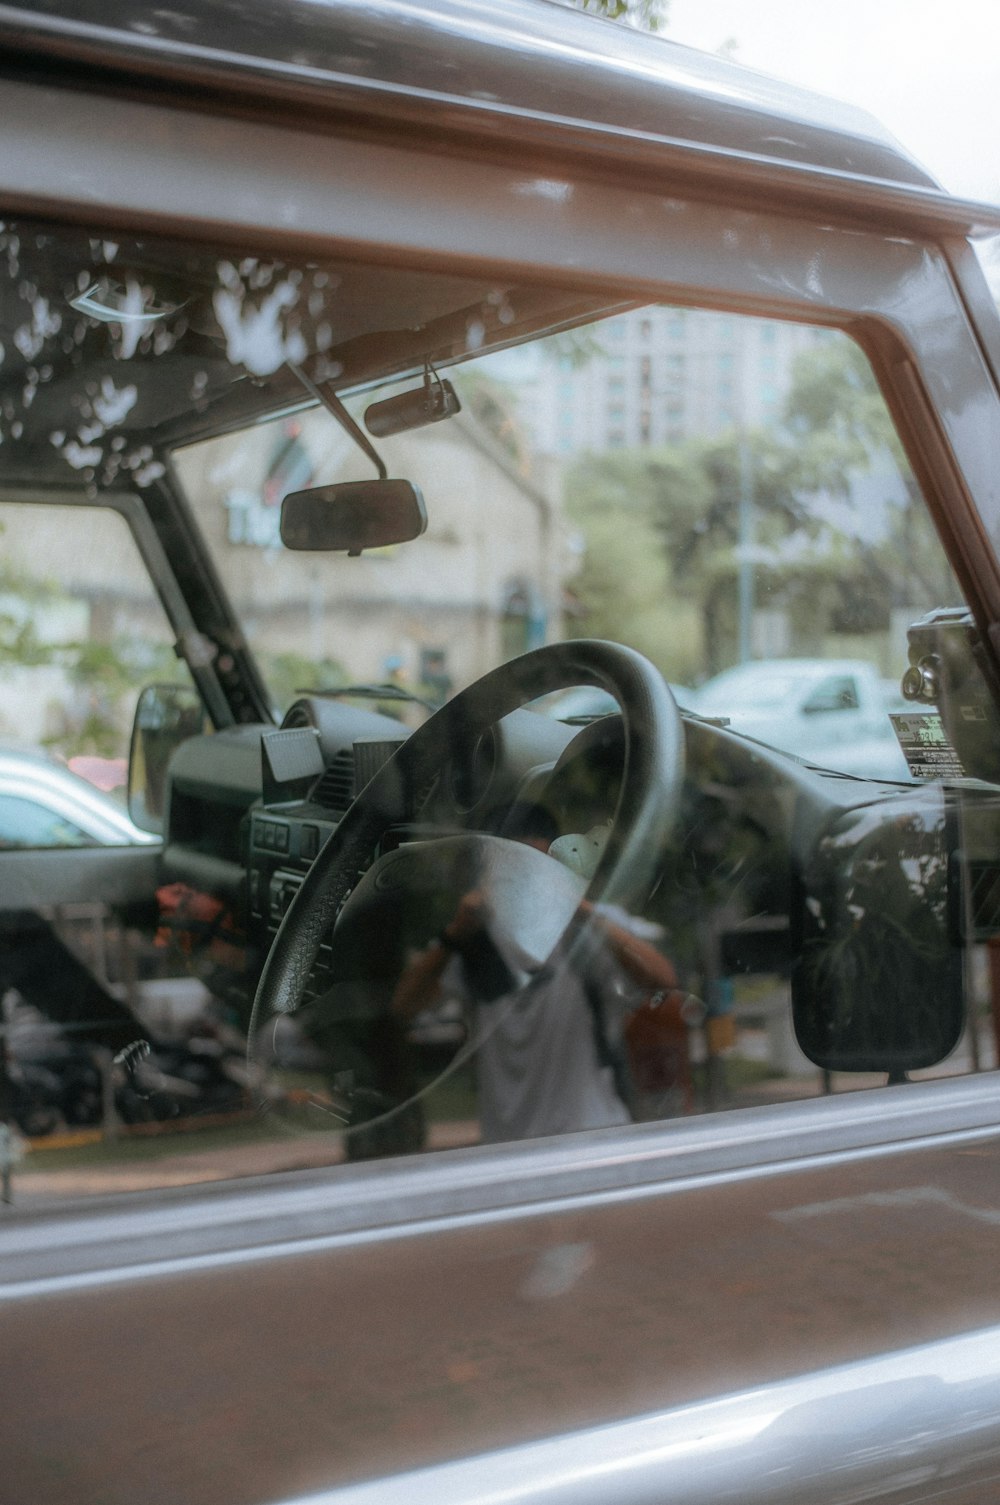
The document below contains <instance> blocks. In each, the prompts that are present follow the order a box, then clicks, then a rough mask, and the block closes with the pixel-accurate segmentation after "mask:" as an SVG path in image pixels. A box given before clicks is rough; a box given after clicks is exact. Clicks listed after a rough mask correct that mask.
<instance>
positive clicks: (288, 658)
mask: <svg viewBox="0 0 1000 1505" xmlns="http://www.w3.org/2000/svg"><path fill="white" fill-rule="evenodd" d="M260 664H261V671H262V673H263V675H264V683H265V684H266V685H267V687H268V690H269V691H270V692H271V694H272V695H273V697H274V699H275V702H276V703H277V705H278V706H279V708H280V709H281V710H282V711H286V710H287V709H288V707H289V706H290V705H291V703H292V701H293V700H295V699H296V697H297V696H298V695H300V694H301V693H302V691H303V690H337V689H339V688H340V686H341V685H347V684H350V683H351V679H350V676H349V675H348V673H347V670H346V669H345V668H344V665H343V664H342V663H340V662H339V660H337V659H332V658H324V659H320V660H319V662H318V663H316V662H314V661H313V660H312V659H311V658H307V657H306V655H305V654H304V653H266V652H265V653H262V654H261V655H260Z"/></svg>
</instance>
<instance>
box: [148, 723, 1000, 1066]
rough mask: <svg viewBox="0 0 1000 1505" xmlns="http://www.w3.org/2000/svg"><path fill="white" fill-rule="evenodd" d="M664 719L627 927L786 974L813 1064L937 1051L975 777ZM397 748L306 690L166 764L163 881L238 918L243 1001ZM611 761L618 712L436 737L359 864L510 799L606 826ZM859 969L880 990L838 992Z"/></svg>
mask: <svg viewBox="0 0 1000 1505" xmlns="http://www.w3.org/2000/svg"><path fill="white" fill-rule="evenodd" d="M683 724H684V733H685V747H686V774H685V780H684V786H683V794H682V798H681V801H680V807H679V809H678V811H677V818H676V823H675V826H674V832H673V836H672V838H671V840H670V841H669V843H668V845H667V849H666V850H664V852H663V854H662V863H661V869H660V875H659V880H658V882H657V883H656V885H655V888H654V891H653V893H652V895H651V897H650V899H649V902H648V905H647V907H646V917H647V918H649V919H652V920H654V921H655V922H656V923H658V924H659V925H660V926H661V927H662V931H663V934H664V935H665V936H666V937H667V938H668V944H669V948H670V952H671V956H672V958H673V960H674V962H675V965H676V966H677V968H678V971H679V972H680V974H681V976H682V978H683V979H685V980H686V982H687V985H688V986H692V985H697V986H698V987H700V988H702V989H705V988H708V989H709V990H711V988H712V986H713V985H714V984H715V983H717V982H718V980H719V979H724V978H726V977H733V976H738V975H745V974H758V973H759V974H769V975H775V974H777V975H780V976H783V977H785V978H787V979H789V980H790V981H791V986H792V996H793V1008H794V1010H795V1017H796V1028H797V1030H798V1032H799V1035H800V1039H801V1040H803V1041H804V1042H805V1043H806V1045H807V1048H808V1049H809V1053H810V1054H811V1055H812V1056H813V1058H814V1059H816V1060H817V1061H818V1062H819V1064H827V1065H829V1066H830V1067H831V1068H833V1069H840V1070H883V1069H884V1070H886V1071H888V1072H889V1073H890V1074H891V1073H892V1072H893V1071H905V1070H908V1069H914V1068H915V1067H917V1066H922V1065H926V1064H928V1063H929V1062H931V1061H933V1060H937V1059H940V1058H941V1057H942V1056H943V1055H945V1054H947V1053H948V1051H949V1050H950V1049H951V1048H952V1047H953V1045H954V1043H955V1040H956V1039H957V1035H958V1032H959V1031H960V1028H961V1024H962V1020H963V1008H964V1003H963V992H962V980H961V943H962V942H963V940H965V939H968V938H970V937H971V938H972V939H980V938H986V936H987V935H989V934H992V933H994V931H995V929H998V928H1000V863H998V862H997V860H996V856H995V854H996V853H997V852H1000V799H998V797H997V796H996V794H995V793H994V792H993V791H989V790H986V789H985V788H984V787H983V786H980V787H978V788H973V787H966V788H965V789H963V790H961V791H956V790H954V789H949V788H947V787H946V786H943V785H941V784H930V785H923V786H919V785H917V786H914V785H894V784H885V783H874V782H871V781H865V780H860V779H856V778H851V777H848V776H845V775H838V774H832V773H829V772H825V771H823V770H820V769H817V768H814V767H812V766H810V765H808V764H805V763H803V762H801V761H799V760H796V759H794V758H791V757H789V756H787V755H784V754H782V753H779V752H776V751H775V750H773V749H771V748H768V747H765V746H763V745H762V744H760V743H756V742H753V741H751V740H750V739H748V738H745V737H742V736H739V735H737V734H735V733H733V732H731V731H729V730H727V729H726V728H725V727H724V726H722V725H719V724H717V723H712V722H708V721H704V720H700V719H699V718H697V717H693V716H689V715H684V717H683ZM407 736H408V729H407V728H406V727H405V726H403V725H402V724H401V723H400V722H398V721H395V720H393V719H392V718H391V717H388V716H385V715H382V714H380V713H378V712H374V711H371V710H368V709H359V708H357V707H355V706H351V705H346V704H344V703H342V702H340V701H338V700H336V699H332V698H325V697H319V696H308V697H303V698H301V699H299V700H298V701H296V702H295V704H294V705H293V706H292V707H291V708H290V710H289V712H288V713H287V715H286V716H285V718H284V721H283V723H282V725H281V727H280V728H277V729H275V728H273V727H266V726H258V727H244V728H239V729H236V730H234V731H231V732H223V733H219V734H216V735H214V736H208V737H197V738H192V739H191V740H190V741H189V742H187V743H185V744H184V745H183V746H182V748H181V749H180V750H179V752H178V753H177V755H176V756H175V758H174V760H173V763H172V765H171V769H170V776H169V779H170V783H169V793H168V813H167V838H166V843H165V849H164V863H165V868H166V872H167V875H168V877H169V878H171V879H172V880H174V881H180V882H184V883H187V884H189V885H190V886H192V887H194V888H199V889H209V890H210V891H212V892H214V893H215V894H216V895H218V896H220V897H224V898H225V899H226V900H227V902H228V903H229V904H230V906H231V908H232V910H233V912H234V913H235V914H236V915H237V916H238V917H239V920H240V923H241V924H242V926H243V927H244V930H245V935H246V945H247V965H246V968H245V977H244V987H245V991H246V994H247V1002H246V1004H245V1006H246V1007H247V1008H248V1007H249V999H251V998H252V993H253V988H254V986H255V983H256V978H257V976H258V975H259V971H260V967H261V966H262V964H263V960H264V958H265V956H266V954H267V951H268V949H269V947H270V945H271V943H272V941H273V939H274V936H275V935H276V933H277V930H278V928H279V926H280V924H281V921H282V919H283V917H284V915H285V914H286V912H287V910H288V907H289V905H290V904H291V902H292V900H293V898H294V896H295V894H296V892H297V891H298V889H299V887H300V885H301V883H302V881H303V879H304V877H305V875H306V873H307V872H308V870H309V868H310V866H311V864H312V862H313V861H314V860H315V858H316V856H317V855H318V853H319V852H320V851H321V850H322V848H323V847H324V845H325V844H326V842H327V841H328V840H329V839H330V837H331V835H332V834H333V832H334V831H335V830H336V828H337V826H338V824H339V822H340V820H341V819H342V817H343V815H344V813H345V811H346V810H347V809H348V808H349V807H350V805H351V804H352V803H353V801H354V800H355V799H356V798H357V797H358V795H359V794H360V793H361V792H362V790H363V789H364V787H365V785H366V784H367V783H368V781H369V779H370V778H371V777H372V776H373V775H374V773H376V772H377V771H378V770H379V769H380V768H381V767H382V766H383V765H384V764H385V763H386V762H387V761H388V760H389V759H391V758H392V756H393V754H394V753H395V752H396V751H397V750H398V748H399V747H400V746H401V745H402V743H403V742H404V741H405V740H406V737H407ZM626 767H627V750H626V736H625V729H624V724H623V721H622V718H621V717H620V716H616V715H611V716H605V717H601V718H600V719H595V720H594V721H592V722H590V723H589V724H587V725H585V726H583V727H579V726H571V725H566V724H564V723H562V722H559V721H555V720H552V719H551V718H549V717H547V716H545V715H543V714H540V713H538V712H536V711H532V710H518V711H514V712H512V713H511V714H509V715H508V716H505V717H504V718H503V719H502V720H500V721H498V722H497V723H495V724H494V725H493V726H492V727H490V728H489V729H488V730H487V731H486V732H485V733H483V734H482V735H479V736H477V737H475V738H470V739H469V740H468V742H467V743H465V744H463V745H461V746H457V747H456V748H455V749H454V751H453V752H451V753H450V754H449V756H448V757H447V759H446V760H445V762H444V764H443V765H442V766H440V767H439V768H437V769H436V770H435V772H434V774H433V777H431V778H430V779H428V780H427V781H426V782H425V784H424V785H423V787H412V788H406V789H401V790H400V792H399V803H398V808H397V809H396V810H395V811H394V813H393V817H392V819H391V821H390V822H389V824H388V825H387V827H386V829H385V830H384V831H383V833H382V837H381V840H380V844H379V847H378V849H377V850H376V851H373V853H372V859H373V860H374V859H375V858H376V857H377V856H379V855H381V854H382V853H385V852H388V851H391V850H392V849H393V848H394V847H395V846H398V845H400V844H402V843H404V842H406V843H412V842H421V841H423V842H428V841H433V840H435V839H438V838H441V837H448V836H455V835H459V834H462V833H470V832H477V833H486V834H493V835H502V834H504V822H505V820H506V818H507V817H508V815H509V813H510V811H511V810H512V808H514V807H515V806H517V805H523V804H525V803H530V804H532V805H541V806H542V807H544V809H545V810H546V811H547V812H548V815H549V816H550V818H551V820H552V823H553V825H554V827H555V829H556V830H557V831H558V832H559V833H560V834H568V833H575V832H586V831H587V830H589V829H590V828H591V827H593V826H595V825H599V824H601V823H606V822H608V821H610V820H612V819H613V817H614V813H615V808H616V805H617V801H618V797H619V793H620V791H621V787H622V780H623V778H624V777H625V771H626ZM970 803H971V804H974V806H975V818H974V819H973V820H971V821H970V819H969V808H970ZM970 835H971V845H970ZM960 847H961V848H962V849H963V850H964V851H965V853H966V854H967V858H968V860H969V861H971V864H972V872H973V878H972V883H971V887H970V886H969V885H963V883H962V881H961V879H960V876H959V866H960V865H959V864H958V862H957V858H956V854H957V853H958V851H959V849H960ZM966 871H968V865H967V867H966ZM359 876H360V874H359ZM970 892H971V893H972V894H973V901H972V908H970V900H969V894H970ZM977 904H978V905H979V906H980V908H979V910H977V909H976V908H975V906H976V905H977ZM859 915H860V916H861V920H860V921H859ZM900 935H902V936H903V937H904V943H903V944H902V945H899V944H897V943H896V942H895V941H894V942H893V944H894V945H896V950H895V951H891V948H890V952H891V955H892V958H893V960H892V966H893V967H894V968H895V970H896V973H897V974H898V976H899V977H904V976H905V978H906V979H907V982H906V990H907V997H906V999H905V1000H903V999H900V1000H899V1006H898V1007H897V1008H896V1009H895V1021H894V1022H892V1023H891V1024H890V1027H888V1028H887V1029H885V1030H883V1029H882V1027H881V1025H880V1024H879V1017H880V1011H883V1012H884V997H885V991H886V986H887V981H886V978H885V976H884V969H882V971H881V972H880V971H879V968H878V966H877V965H875V962H876V960H877V957H878V956H879V955H882V954H890V953H887V952H886V947H887V946H889V939H890V938H891V937H894V936H895V937H897V938H898V937H899V936H900ZM859 937H860V939H859ZM905 937H909V938H910V939H909V940H908V941H906V940H905ZM845 958H846V960H845ZM331 959H332V952H331V949H330V941H329V938H327V939H326V941H325V942H324V944H323V946H322V947H321V949H320V955H319V957H318V959H317V962H316V964H315V966H314V968H313V974H312V976H311V978H310V982H309V987H308V989H307V995H306V996H307V997H308V996H309V995H310V994H315V993H318V992H321V991H322V990H323V989H324V988H325V987H326V986H327V984H328V981H329V976H330V972H329V969H330V964H331ZM848 962H849V964H848ZM859 966H861V967H862V968H863V967H866V966H867V967H874V971H873V974H872V975H873V977H880V978H881V981H880V982H877V983H875V982H873V983H872V985H871V986H870V987H869V986H868V985H867V984H865V982H864V979H863V977H862V980H861V982H860V983H859V972H858V968H859ZM838 968H839V970H838ZM852 969H853V970H852ZM897 991H898V990H897ZM845 1000H851V1001H850V1007H847V1008H846V1013H845ZM904 1003H905V1007H904ZM932 1015H933V1016H935V1017H934V1019H932V1018H931V1016H932ZM848 1016H849V1017H850V1020H852V1021H853V1022H852V1023H851V1025H850V1028H845V1027H844V1025H843V1020H844V1018H845V1017H848ZM862 1016H864V1018H862ZM915 1019H918V1020H919V1027H918V1026H917V1025H916V1024H914V1022H913V1021H914V1020H915ZM935 1019H936V1022H935ZM838 1020H839V1021H840V1023H839V1024H838V1023H837V1021H838ZM859 1020H860V1021H861V1022H862V1023H863V1025H864V1027H863V1028H862V1027H861V1023H859ZM838 1029H839V1030H840V1035H839V1036H838V1034H837V1031H838Z"/></svg>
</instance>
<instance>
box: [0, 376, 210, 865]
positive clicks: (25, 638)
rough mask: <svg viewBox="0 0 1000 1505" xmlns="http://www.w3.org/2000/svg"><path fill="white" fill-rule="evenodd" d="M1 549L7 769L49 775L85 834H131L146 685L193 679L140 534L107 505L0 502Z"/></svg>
mask: <svg viewBox="0 0 1000 1505" xmlns="http://www.w3.org/2000/svg"><path fill="white" fill-rule="evenodd" d="M99 401H100V400H99ZM109 401H110V399H109ZM112 405H113V404H112ZM92 426H93V421H92ZM83 427H84V429H85V430H86V429H87V425H86V423H84V425H83ZM84 469H85V470H86V467H84ZM81 502H83V503H85V502H86V495H85V494H84V495H82V496H81ZM0 550H2V558H3V563H2V565H0V771H2V772H3V773H4V775H5V776H6V777H7V778H13V777H17V776H19V777H20V779H21V782H22V785H24V784H26V783H27V782H28V781H31V780H35V781H37V780H39V779H44V780H46V781H47V782H48V783H49V785H50V786H51V791H52V793H53V795H54V797H55V798H56V799H59V800H63V801H65V800H69V801H70V802H72V801H74V800H75V801H76V807H77V809H78V810H79V811H80V812H81V813H80V815H78V817H77V818H78V820H80V821H81V822H82V824H83V825H84V827H85V829H91V830H93V831H95V833H96V832H100V833H101V835H100V838H99V839H100V840H102V841H112V840H113V836H112V832H111V830H110V829H108V828H109V827H114V826H116V825H117V826H118V827H119V834H118V837H117V840H118V841H119V842H125V841H128V840H129V839H130V832H129V825H128V821H127V817H126V812H125V784H126V774H127V765H128V751H129V737H130V733H131V727H132V718H133V715H134V713H135V707H136V701H137V699H138V695H139V691H140V689H141V688H142V686H143V685H144V684H146V683H148V682H150V681H154V680H171V679H173V680H176V679H188V675H187V670H186V667H185V666H184V665H183V664H182V663H180V662H179V661H178V659H177V656H176V654H175V653H174V651H173V642H174V637H173V634H172V632H171V630H170V625H169V623H168V621H167V618H166V614H165V612H164V610H163V607H162V606H161V604H160V601H159V600H158V598H157V595H156V592H155V589H154V587H153V583H152V581H151V580H150V577H149V572H148V570H147V569H146V567H145V565H144V564H143V561H142V558H141V557H140V554H139V551H138V549H137V547H136V543H135V540H134V539H133V537H132V535H131V533H130V531H129V528H128V525H127V524H126V522H125V520H124V519H123V518H122V517H121V516H119V515H118V514H117V512H113V511H111V510H109V509H108V508H106V507H104V508H100V507H95V506H87V505H75V506H66V505H58V504H54V505H53V504H45V505H42V504H39V503H33V502H22V501H11V500H0ZM16 758H20V759H21V767H20V773H19V775H18V773H17V770H15V768H14V760H15V759H16ZM84 809H87V810H89V812H90V813H89V819H88V820H86V821H84V820H83V817H82V812H83V810H84Z"/></svg>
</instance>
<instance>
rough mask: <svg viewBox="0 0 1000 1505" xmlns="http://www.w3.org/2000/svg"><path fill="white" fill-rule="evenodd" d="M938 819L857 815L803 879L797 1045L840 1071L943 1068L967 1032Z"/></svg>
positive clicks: (921, 814) (923, 814)
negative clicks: (964, 1030)
mask: <svg viewBox="0 0 1000 1505" xmlns="http://www.w3.org/2000/svg"><path fill="white" fill-rule="evenodd" d="M948 913H949V896H948V856H947V844H946V841H945V827H944V820H943V816H942V815H941V812H940V808H937V809H934V808H929V807H925V806H923V805H922V806H921V807H920V808H912V807H911V808H910V809H909V810H908V811H906V812H904V811H894V812H893V815H892V817H890V818H887V817H886V814H885V812H884V811H881V812H879V811H861V812H854V813H852V814H851V815H848V816H846V817H843V819H842V821H841V822H840V824H839V828H838V829H836V830H835V831H834V832H832V833H831V834H829V835H827V836H826V837H824V838H823V840H822V841H821V842H820V843H819V846H818V848H817V853H816V858H815V861H814V863H813V864H812V868H811V871H810V873H809V874H808V876H807V897H806V901H805V906H804V916H803V920H804V934H803V945H802V954H801V961H800V964H799V968H798V972H797V975H796V982H795V1016H796V1027H797V1029H798V1031H799V1035H800V1039H801V1040H802V1042H803V1044H804V1045H805V1047H806V1049H807V1050H808V1051H809V1054H810V1055H813V1056H815V1057H816V1058H817V1059H819V1060H820V1061H822V1062H823V1063H824V1064H828V1065H830V1066H831V1067H833V1068H834V1069H837V1068H838V1067H839V1068H840V1069H844V1070H856V1071H857V1070H871V1071H876V1070H883V1071H885V1070H888V1071H894V1070H910V1069H914V1068H916V1067H919V1066H929V1065H931V1064H933V1063H934V1062H936V1061H938V1060H940V1059H941V1058H942V1057H943V1056H944V1055H946V1054H947V1053H948V1051H949V1050H951V1049H952V1047H953V1046H954V1044H955V1042H956V1040H957V1038H958V1033H959V1031H960V1028H961V1023H962V992H961V953H960V950H959V948H958V946H957V945H954V944H953V942H952V938H951V936H950V934H949V926H948Z"/></svg>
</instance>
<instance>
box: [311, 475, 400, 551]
mask: <svg viewBox="0 0 1000 1505" xmlns="http://www.w3.org/2000/svg"><path fill="white" fill-rule="evenodd" d="M426 527H427V511H426V508H425V507H424V499H423V497H422V495H421V494H420V491H419V490H418V488H417V487H416V486H414V485H413V484H412V483H411V482H410V481H341V482H340V483H338V484H337V485H335V486H313V487H311V488H310V490H308V491H293V492H291V493H290V494H289V495H288V496H286V497H285V500H284V501H283V502H282V504H281V541H282V543H283V544H284V545H285V548H286V549H316V550H327V551H329V550H340V551H346V553H348V554H360V553H361V551H362V549H379V548H384V547H385V546H386V544H392V543H408V542H409V540H410V539H411V538H419V537H420V534H421V533H423V531H424V529H425V528H426Z"/></svg>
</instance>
